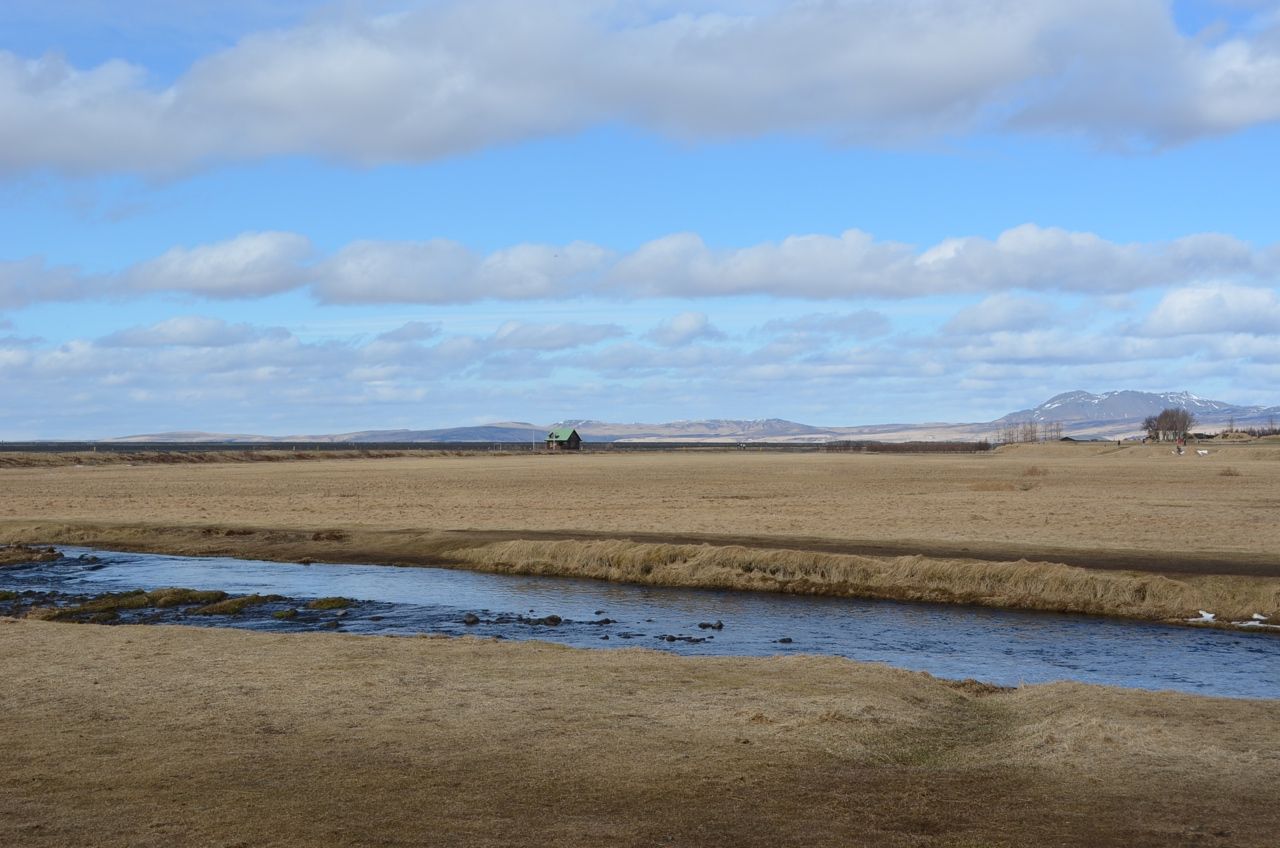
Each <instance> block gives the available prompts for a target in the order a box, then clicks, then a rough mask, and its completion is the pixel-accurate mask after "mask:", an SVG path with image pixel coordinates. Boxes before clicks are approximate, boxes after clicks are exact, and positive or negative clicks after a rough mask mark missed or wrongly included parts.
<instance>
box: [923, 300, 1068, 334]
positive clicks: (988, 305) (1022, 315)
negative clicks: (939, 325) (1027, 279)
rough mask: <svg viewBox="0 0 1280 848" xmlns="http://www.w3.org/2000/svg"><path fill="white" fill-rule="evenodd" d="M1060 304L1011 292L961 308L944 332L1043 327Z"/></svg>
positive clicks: (979, 331)
mask: <svg viewBox="0 0 1280 848" xmlns="http://www.w3.org/2000/svg"><path fill="white" fill-rule="evenodd" d="M1058 309H1059V307H1057V306H1054V305H1053V304H1050V303H1048V302H1046V301H1043V300H1033V299H1031V298H1027V297H1018V296H1017V295H1011V294H1007V293H1001V294H995V295H992V296H991V297H988V298H986V299H984V300H983V301H982V302H981V303H976V304H974V305H973V306H967V307H965V308H964V309H961V310H960V311H959V312H957V313H956V314H955V316H954V317H952V318H951V320H950V321H948V322H947V323H946V325H945V326H944V327H943V331H944V332H948V333H958V334H964V335H973V334H978V333H991V332H995V331H997V330H1029V329H1033V328H1036V327H1042V326H1044V325H1045V324H1047V323H1048V322H1049V319H1050V317H1051V316H1052V315H1053V314H1054V312H1055V311H1057V310H1058Z"/></svg>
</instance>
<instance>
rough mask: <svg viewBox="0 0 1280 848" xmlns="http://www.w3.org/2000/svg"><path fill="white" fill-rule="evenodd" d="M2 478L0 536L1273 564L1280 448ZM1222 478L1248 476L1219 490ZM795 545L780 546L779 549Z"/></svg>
mask: <svg viewBox="0 0 1280 848" xmlns="http://www.w3.org/2000/svg"><path fill="white" fill-rule="evenodd" d="M1215 450H1216V451H1217V452H1215V453H1214V454H1213V455H1211V456H1209V457H1196V456H1194V455H1192V456H1184V457H1175V456H1171V455H1170V454H1169V451H1168V449H1165V448H1157V447H1140V446H1131V447H1125V448H1120V449H1116V448H1115V447H1114V446H1111V447H1107V446H1102V447H1098V446H1092V445H1061V446H1059V445H1045V446H1036V447H1025V448H1020V447H1014V448H1008V449H1004V450H1001V451H998V452H995V453H993V454H989V455H908V456H904V455H875V454H866V455H861V454H852V455H850V454H785V453H752V452H744V453H732V452H730V453H657V454H649V453H636V454H624V453H616V454H609V453H595V454H592V453H584V454H581V455H534V456H530V455H510V456H484V455H478V456H436V457H412V458H390V459H368V460H365V459H345V460H339V459H322V460H314V461H307V462H272V463H219V464H210V465H190V464H181V465H166V464H139V465H118V464H109V465H102V466H79V467H77V466H52V467H37V468H24V467H13V468H0V521H6V522H10V523H11V522H13V521H15V520H24V521H25V520H31V519H40V520H46V521H56V522H98V523H132V522H143V521H145V522H148V523H152V524H156V525H199V524H213V523H218V524H223V525H227V526H234V525H248V526H258V527H288V528H297V529H328V528H340V529H346V530H350V529H356V528H368V529H383V530H398V529H431V530H459V529H476V530H505V531H516V530H538V531H595V532H600V533H607V534H619V533H621V534H628V533H659V534H676V535H689V534H704V535H707V536H712V537H720V538H723V539H728V540H735V539H742V538H747V537H770V538H773V539H776V540H793V539H826V540H861V541H880V542H888V543H893V544H901V545H912V544H917V545H919V546H921V547H929V546H936V545H939V544H943V545H957V546H970V547H972V548H973V549H974V550H983V549H987V548H992V549H1002V548H1008V549H1016V548H1019V547H1022V548H1026V549H1027V550H1029V551H1034V550H1054V549H1062V550H1068V551H1084V552H1090V551H1098V550H1103V551H1132V552H1137V553H1139V554H1143V555H1147V554H1161V553H1167V554H1168V555H1170V556H1171V557H1174V558H1179V557H1183V556H1185V555H1188V554H1198V555H1205V556H1210V557H1213V556H1218V557H1221V558H1223V559H1224V560H1247V559H1250V558H1274V555H1275V552H1276V551H1278V550H1280V523H1277V522H1275V521H1274V520H1272V519H1273V518H1274V515H1275V511H1276V508H1277V507H1278V506H1280V447H1257V446H1247V445H1246V446H1231V447H1226V448H1222V449H1215ZM1228 469H1230V470H1233V471H1235V472H1236V475H1235V476H1224V473H1223V472H1224V471H1227V470H1228ZM783 546H784V547H785V545H783Z"/></svg>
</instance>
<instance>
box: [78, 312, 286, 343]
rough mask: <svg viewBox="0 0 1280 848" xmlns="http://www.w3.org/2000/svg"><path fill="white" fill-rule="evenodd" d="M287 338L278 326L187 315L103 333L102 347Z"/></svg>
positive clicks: (242, 341)
mask: <svg viewBox="0 0 1280 848" xmlns="http://www.w3.org/2000/svg"><path fill="white" fill-rule="evenodd" d="M263 336H276V337H287V336H288V332H287V331H285V330H281V329H279V328H272V329H267V330H262V329H259V328H256V327H254V326H252V325H250V324H229V323H227V322H226V321H223V320H221V319H219V318H205V317H202V316H199V315H187V316H182V317H179V318H170V319H168V320H165V321H161V322H159V323H157V324H152V325H150V326H147V327H130V328H129V329H125V330H119V331H117V332H114V333H111V334H110V335H107V336H104V337H103V338H101V339H100V340H99V341H98V344H100V345H102V346H104V347H126V348H145V347H229V346H231V345H238V344H243V343H244V342H248V341H252V340H254V339H258V338H262V337H263Z"/></svg>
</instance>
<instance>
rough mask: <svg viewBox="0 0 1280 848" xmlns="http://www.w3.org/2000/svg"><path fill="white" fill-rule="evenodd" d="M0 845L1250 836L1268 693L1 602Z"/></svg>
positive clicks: (1262, 841) (1270, 735) (1262, 771)
mask: <svg viewBox="0 0 1280 848" xmlns="http://www.w3.org/2000/svg"><path fill="white" fill-rule="evenodd" d="M0 658H2V659H0V668H2V669H3V673H4V680H5V685H4V686H3V687H0V739H3V740H4V744H3V745H0V844H4V845H23V846H60V845H98V846H125V845H128V846H168V845H175V844H187V845H255V846H256V845H280V846H286V845H288V846H291V845H308V846H309V845H318V844H337V845H392V846H395V845H405V846H409V845H415V846H416V845H474V846H498V845H512V844H534V845H540V844H557V845H600V844H605V845H619V846H630V845H636V846H640V845H646V846H647V845H700V846H717V845H723V846H754V845H758V846H775V845H796V844H818V845H831V844H846V845H852V844H859V845H885V846H944V845H945V846H978V845H982V846H1024V845H1090V846H1109V845H1116V846H1148V845H1150V846H1156V845H1159V846H1167V845H1213V846H1217V845H1221V846H1230V845H1242V846H1243V845H1249V846H1255V845H1268V844H1274V843H1275V841H1276V835H1277V833H1280V805H1277V804H1276V798H1277V796H1276V792H1275V787H1274V782H1273V781H1272V780H1271V778H1270V776H1271V775H1274V774H1275V773H1276V771H1277V768H1280V753H1278V750H1277V746H1276V745H1275V740H1276V739H1280V705H1277V704H1276V703H1274V702H1250V701H1230V700H1217V699H1208V698H1199V697H1192V696H1182V695H1176V694H1170V693H1148V692H1137V691H1124V690H1117V689H1107V688H1102V687H1090V686H1083V685H1076V684H1052V685H1047V686H1032V687H1026V688H1022V689H1017V690H996V689H992V688H991V687H985V686H979V685H974V684H961V683H946V682H942V681H938V680H936V679H933V678H931V677H929V676H927V675H924V674H918V673H911V672H904V671H898V670H893V669H889V668H886V667H882V666H875V665H866V664H857V663H851V662H847V661H843V660H838V659H829V658H816V657H800V658H786V659H782V658H776V659H697V660H692V659H686V658H680V657H674V656H669V655H664V654H659V653H655V652H649V651H638V650H636V651H632V650H628V651H577V650H571V649H566V648H561V647H557V646H552V645H546V644H539V643H521V644H506V643H497V642H486V641H478V640H472V639H457V640H442V639H406V638H399V639H396V638H376V637H351V636H341V635H332V636H330V635H320V634H307V635H292V636H285V635H266V634H253V633H245V632H238V631H231V630H195V629H186V628H173V627H164V628H159V627H153V628H147V627H116V628H104V627H95V626H91V625H64V624H49V623H44V622H36V621H13V620H9V619H5V620H0Z"/></svg>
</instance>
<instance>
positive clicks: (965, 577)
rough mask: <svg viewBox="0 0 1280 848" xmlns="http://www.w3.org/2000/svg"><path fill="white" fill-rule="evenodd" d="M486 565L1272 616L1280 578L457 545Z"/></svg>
mask: <svg viewBox="0 0 1280 848" xmlns="http://www.w3.org/2000/svg"><path fill="white" fill-rule="evenodd" d="M451 556H452V557H453V558H455V559H457V560H459V561H461V562H465V563H469V564H471V565H473V566H476V567H478V568H481V569H483V570H486V571H497V572H505V573H514V574H547V575H556V576H561V577H589V578H594V579H599V580H617V581H623V582H627V583H644V584H650V585H654V586H684V587H697V588H716V589H745V590H754V591H766V592H786V593H789V594H797V595H829V596H836V597H856V598H880V599H885V600H895V601H930V602H937V603H955V604H976V605H980V606H990V607H1004V608H1007V609H1025V610H1053V611H1058V612H1073V613H1086V614H1090V615H1111V616H1123V617H1127V618H1144V619H1153V620H1169V619H1172V620H1181V619H1185V618H1187V617H1190V616H1195V615H1196V612H1197V610H1211V611H1212V612H1214V613H1216V614H1217V616H1218V618H1219V619H1220V620H1221V619H1232V620H1241V619H1244V620H1247V619H1249V617H1250V616H1251V615H1253V614H1254V613H1262V614H1263V615H1267V616H1271V617H1273V618H1274V619H1276V620H1277V621H1280V579H1276V578H1263V577H1237V576H1231V577H1221V576H1180V577H1176V578H1173V577H1166V576H1163V575H1159V574H1142V573H1137V572H1124V571H1093V570H1089V569H1084V568H1075V567H1072V566H1067V565H1057V564H1052V563H1039V562H1037V563H1032V562H1025V561H1023V562H980V561H976V560H939V559H929V558H925V557H920V556H911V557H864V556H847V555H838V554H822V553H813V552H809V551H785V550H782V551H779V550H773V551H770V550H752V549H748V548H741V547H712V546H710V545H651V544H638V543H635V542H628V541H597V542H583V541H561V542H547V541H512V542H500V543H497V544H491V545H484V546H482V547H478V548H463V549H459V550H455V551H453V552H452V553H451Z"/></svg>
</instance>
